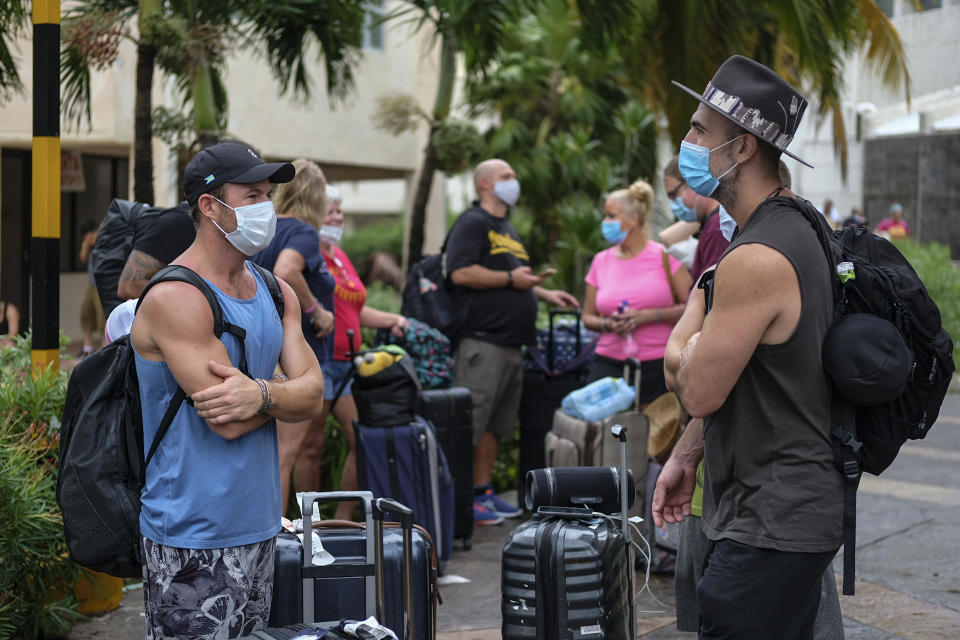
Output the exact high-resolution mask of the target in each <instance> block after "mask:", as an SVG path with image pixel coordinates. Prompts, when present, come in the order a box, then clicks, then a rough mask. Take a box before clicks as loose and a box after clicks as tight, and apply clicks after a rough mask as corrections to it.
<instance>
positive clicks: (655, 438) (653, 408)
mask: <svg viewBox="0 0 960 640" xmlns="http://www.w3.org/2000/svg"><path fill="white" fill-rule="evenodd" d="M643 413H644V414H645V415H646V416H647V420H648V421H649V422H650V435H649V436H648V439H647V452H648V453H649V454H650V455H651V456H652V457H653V458H654V460H656V461H657V462H659V463H660V464H663V463H665V462H666V461H667V458H669V457H670V452H671V451H672V450H673V445H675V444H676V443H677V440H678V439H679V438H680V431H681V429H680V427H681V424H682V420H681V413H682V409H681V408H680V400H679V399H678V398H677V394H675V393H673V392H668V393H665V394H663V395H662V396H660V397H659V398H657V399H656V400H654V401H653V402H651V403H650V404H649V405H647V408H646V409H644V410H643Z"/></svg>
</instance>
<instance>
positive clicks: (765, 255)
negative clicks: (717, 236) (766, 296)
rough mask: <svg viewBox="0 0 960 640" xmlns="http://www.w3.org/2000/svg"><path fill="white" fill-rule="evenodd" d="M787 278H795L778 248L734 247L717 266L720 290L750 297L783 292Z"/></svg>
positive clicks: (757, 244)
mask: <svg viewBox="0 0 960 640" xmlns="http://www.w3.org/2000/svg"><path fill="white" fill-rule="evenodd" d="M784 278H787V279H791V278H792V279H794V280H795V279H796V274H795V273H794V271H793V265H792V264H791V263H790V261H789V260H788V259H787V257H786V256H785V255H783V254H782V253H780V252H779V251H777V250H776V249H774V248H772V247H769V246H767V245H765V244H760V243H756V242H753V243H747V244H741V245H739V246H737V247H734V248H733V249H732V250H731V251H730V252H729V253H728V254H727V255H725V256H724V258H723V260H721V261H720V262H719V264H717V273H716V280H717V287H718V288H722V289H723V290H725V291H742V292H744V293H749V295H756V294H759V293H764V292H771V291H772V292H776V291H781V290H782V288H783V287H782V285H783V284H784V282H785V280H784Z"/></svg>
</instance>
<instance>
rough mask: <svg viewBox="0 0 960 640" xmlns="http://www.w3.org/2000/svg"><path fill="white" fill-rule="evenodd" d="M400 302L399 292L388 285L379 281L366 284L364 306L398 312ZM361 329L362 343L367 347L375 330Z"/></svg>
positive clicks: (372, 338)
mask: <svg viewBox="0 0 960 640" xmlns="http://www.w3.org/2000/svg"><path fill="white" fill-rule="evenodd" d="M402 303H403V300H402V299H401V298H400V294H399V293H398V292H397V290H396V289H394V288H393V287H391V286H390V285H388V284H384V283H382V282H380V281H376V282H371V283H370V284H369V285H367V302H366V306H368V307H370V308H371V309H377V310H378V311H387V312H389V313H400V307H401V305H402ZM361 331H362V333H363V344H364V345H366V346H367V347H371V346H373V344H374V335H375V334H376V332H377V330H376V329H370V328H369V327H364V328H363V329H362V330H361Z"/></svg>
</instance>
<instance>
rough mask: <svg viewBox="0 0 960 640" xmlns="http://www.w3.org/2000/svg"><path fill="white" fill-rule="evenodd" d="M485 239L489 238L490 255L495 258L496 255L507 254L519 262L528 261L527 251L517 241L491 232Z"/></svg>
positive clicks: (505, 235) (502, 234) (503, 234)
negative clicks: (518, 259)
mask: <svg viewBox="0 0 960 640" xmlns="http://www.w3.org/2000/svg"><path fill="white" fill-rule="evenodd" d="M487 237H489V238H490V255H492V256H495V255H497V254H498V253H509V254H512V255H514V256H516V257H518V258H520V259H521V260H530V256H529V255H527V250H526V249H524V248H523V245H522V244H521V243H520V241H519V240H514V239H513V238H511V237H510V236H508V235H507V234H505V233H497V232H496V231H493V230H491V231H490V232H489V233H488V234H487Z"/></svg>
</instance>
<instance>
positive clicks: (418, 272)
mask: <svg viewBox="0 0 960 640" xmlns="http://www.w3.org/2000/svg"><path fill="white" fill-rule="evenodd" d="M445 260H446V253H435V254H431V255H428V256H426V257H424V258H423V259H422V260H420V262H418V263H416V264H415V265H413V267H411V268H410V273H409V274H408V275H407V283H406V285H404V287H403V306H402V307H401V310H400V312H401V313H402V314H403V315H404V316H406V317H408V318H415V319H417V320H419V321H420V322H423V323H425V324H428V325H430V326H431V327H434V328H435V329H439V330H440V331H441V333H443V335H445V336H447V338H449V339H450V342H451V343H455V342H457V340H458V339H459V338H460V334H461V333H463V327H464V325H465V324H466V322H467V295H468V294H467V293H466V292H464V291H463V290H462V289H460V288H458V287H457V286H456V285H454V284H453V283H452V282H450V280H449V279H448V277H447V276H448V274H447V272H446V268H445V266H444V262H445Z"/></svg>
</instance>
